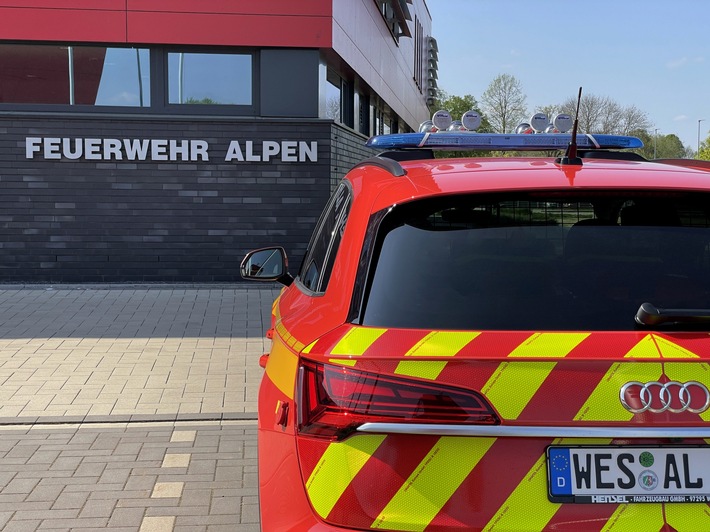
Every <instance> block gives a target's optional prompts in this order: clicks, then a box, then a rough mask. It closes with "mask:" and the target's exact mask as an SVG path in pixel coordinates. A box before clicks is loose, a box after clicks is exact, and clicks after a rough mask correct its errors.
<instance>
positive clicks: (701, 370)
mask: <svg viewBox="0 0 710 532" xmlns="http://www.w3.org/2000/svg"><path fill="white" fill-rule="evenodd" d="M663 369H664V371H665V374H666V376H667V377H668V378H669V379H670V380H672V381H678V382H688V381H698V382H702V383H703V384H704V385H705V386H708V387H710V365H708V364H707V363H705V362H666V363H665V364H663ZM700 417H701V418H702V419H703V420H704V421H710V410H706V411H705V412H703V413H702V414H700Z"/></svg>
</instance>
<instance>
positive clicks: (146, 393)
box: [0, 285, 278, 423]
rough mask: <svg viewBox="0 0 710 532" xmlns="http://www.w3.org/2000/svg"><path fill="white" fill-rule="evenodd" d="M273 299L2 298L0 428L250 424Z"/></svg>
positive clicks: (129, 293) (219, 295)
mask: <svg viewBox="0 0 710 532" xmlns="http://www.w3.org/2000/svg"><path fill="white" fill-rule="evenodd" d="M277 294H278V288H276V287H275V286H274V287H272V286H271V285H269V286H268V287H266V288H263V287H261V285H259V286H258V287H252V285H247V286H242V285H238V286H230V287H220V288H184V287H167V288H155V287H153V288H133V289H125V288H120V287H117V288H114V289H106V288H85V287H74V288H66V287H63V288H55V287H45V288H41V287H37V288H4V289H0V423H1V422H10V423H13V422H30V423H31V422H37V421H40V422H48V421H51V418H52V417H62V418H65V419H70V420H71V421H82V420H85V419H88V420H90V421H91V420H97V419H99V418H100V417H101V416H148V417H150V416H158V415H159V416H174V417H173V418H172V419H180V418H181V419H194V418H196V416H197V415H201V416H202V418H203V419H204V418H205V415H207V416H208V417H212V418H215V417H217V418H219V419H222V418H224V416H225V415H227V416H232V415H233V414H237V413H247V412H252V413H253V412H255V411H256V396H257V388H258V383H259V381H260V379H261V374H262V370H261V368H259V366H258V359H259V356H260V355H262V354H263V353H264V352H266V351H268V347H269V346H268V340H266V339H265V338H264V336H263V335H264V332H265V330H266V329H267V328H268V327H269V319H270V318H269V312H270V308H271V301H272V300H273V299H274V298H275V297H276V295H277ZM178 416H181V417H178ZM164 419H165V418H164Z"/></svg>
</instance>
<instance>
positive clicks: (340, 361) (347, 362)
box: [328, 358, 357, 367]
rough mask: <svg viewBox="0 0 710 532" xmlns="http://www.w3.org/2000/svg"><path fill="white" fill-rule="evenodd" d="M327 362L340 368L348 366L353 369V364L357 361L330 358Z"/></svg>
mask: <svg viewBox="0 0 710 532" xmlns="http://www.w3.org/2000/svg"><path fill="white" fill-rule="evenodd" d="M328 362H330V363H331V364H340V365H341V366H350V367H353V366H354V365H355V364H357V360H356V359H354V358H351V359H342V358H331V359H328Z"/></svg>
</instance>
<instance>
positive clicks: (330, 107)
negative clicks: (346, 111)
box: [325, 70, 343, 122]
mask: <svg viewBox="0 0 710 532" xmlns="http://www.w3.org/2000/svg"><path fill="white" fill-rule="evenodd" d="M342 87H343V81H342V79H340V76H338V75H337V74H336V73H335V72H332V71H331V70H329V71H328V76H327V83H326V84H325V117H326V118H330V119H331V120H335V121H336V122H342V121H343V88H342Z"/></svg>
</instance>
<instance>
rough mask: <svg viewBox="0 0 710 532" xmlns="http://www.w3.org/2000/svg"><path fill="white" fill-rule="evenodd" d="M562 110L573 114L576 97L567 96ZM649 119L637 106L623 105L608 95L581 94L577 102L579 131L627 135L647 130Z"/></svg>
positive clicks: (649, 124)
mask: <svg viewBox="0 0 710 532" xmlns="http://www.w3.org/2000/svg"><path fill="white" fill-rule="evenodd" d="M561 107H562V110H563V112H565V113H568V114H569V115H571V116H575V112H576V107H577V98H575V97H572V98H568V99H567V100H565V101H564V103H563V104H562V106H561ZM650 127H651V121H650V120H649V119H648V116H647V115H646V113H644V112H643V111H641V110H640V109H639V108H638V107H636V106H634V105H630V106H628V107H623V106H621V105H620V104H619V103H617V102H616V101H614V100H612V99H611V98H609V97H608V96H597V95H595V94H585V95H582V100H581V101H580V102H579V132H580V133H605V134H608V135H628V134H629V133H630V132H631V131H639V130H643V131H645V130H648V128H650Z"/></svg>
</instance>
